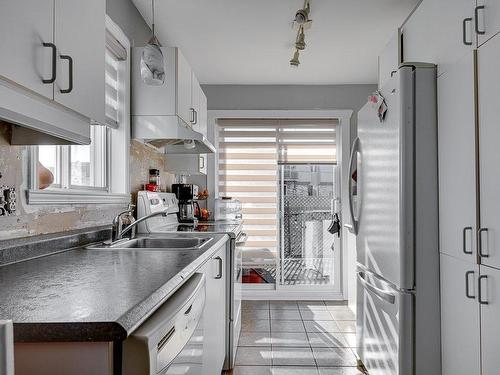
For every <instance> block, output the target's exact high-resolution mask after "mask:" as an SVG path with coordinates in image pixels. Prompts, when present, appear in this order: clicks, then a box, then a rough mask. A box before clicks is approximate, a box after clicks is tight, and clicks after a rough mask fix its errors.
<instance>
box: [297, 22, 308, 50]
mask: <svg viewBox="0 0 500 375" xmlns="http://www.w3.org/2000/svg"><path fill="white" fill-rule="evenodd" d="M295 48H297V49H298V50H300V51H303V50H304V49H305V48H306V36H305V34H304V28H303V27H302V26H301V27H300V30H299V33H298V34H297V40H296V41H295Z"/></svg>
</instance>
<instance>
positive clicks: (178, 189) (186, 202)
mask: <svg viewBox="0 0 500 375" xmlns="http://www.w3.org/2000/svg"><path fill="white" fill-rule="evenodd" d="M172 193H174V194H175V196H176V197H177V200H178V201H179V212H178V213H177V218H178V220H179V223H193V224H196V223H197V222H198V219H199V217H200V214H201V211H200V205H199V204H198V202H196V201H195V200H194V199H195V196H196V192H195V187H194V185H192V184H173V185H172ZM196 210H198V211H196Z"/></svg>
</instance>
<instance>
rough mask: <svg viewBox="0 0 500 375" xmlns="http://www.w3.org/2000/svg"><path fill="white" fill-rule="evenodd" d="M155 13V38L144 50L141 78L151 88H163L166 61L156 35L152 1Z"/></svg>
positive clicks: (153, 24)
mask: <svg viewBox="0 0 500 375" xmlns="http://www.w3.org/2000/svg"><path fill="white" fill-rule="evenodd" d="M151 8H152V13H153V23H152V25H151V26H152V31H153V36H152V37H151V39H150V40H149V42H148V44H147V45H146V46H145V47H144V49H143V50H142V56H141V78H142V82H144V83H145V84H146V85H150V86H161V85H163V84H164V83H165V59H164V58H163V52H162V51H161V44H160V42H159V40H158V39H157V38H156V35H155V6H154V0H152V1H151Z"/></svg>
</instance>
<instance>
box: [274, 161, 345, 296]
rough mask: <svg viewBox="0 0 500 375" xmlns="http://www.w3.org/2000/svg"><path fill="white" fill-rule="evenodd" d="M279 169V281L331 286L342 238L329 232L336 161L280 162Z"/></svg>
mask: <svg viewBox="0 0 500 375" xmlns="http://www.w3.org/2000/svg"><path fill="white" fill-rule="evenodd" d="M279 171H280V174H279V176H280V178H279V182H280V194H279V203H280V207H281V208H280V214H281V215H280V220H279V223H280V234H281V236H280V246H279V248H280V259H279V263H278V266H279V275H280V278H279V285H280V286H283V287H294V286H299V287H304V286H305V287H307V286H322V287H327V288H334V287H336V286H337V284H338V283H339V280H340V279H339V277H338V276H339V271H340V269H339V256H338V255H339V251H340V238H339V237H338V235H337V234H334V233H331V227H332V223H333V221H334V215H333V211H332V209H333V202H334V198H335V189H336V187H335V186H334V176H335V173H336V166H335V165H334V164H304V163H301V164H297V163H282V164H280V166H279Z"/></svg>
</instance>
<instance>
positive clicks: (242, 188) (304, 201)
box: [218, 119, 340, 291]
mask: <svg viewBox="0 0 500 375" xmlns="http://www.w3.org/2000/svg"><path fill="white" fill-rule="evenodd" d="M337 123H338V122H337V120H335V119H311V120H309V119H300V120H299V119H297V120H296V119H286V120H277V119H252V120H250V119H224V120H219V121H218V146H219V147H218V148H219V153H218V168H219V171H218V196H219V197H232V198H235V199H238V200H239V201H241V203H242V206H243V220H244V222H243V230H244V232H246V233H247V234H248V240H247V242H246V244H245V247H244V248H243V269H244V271H243V282H244V283H245V284H248V285H252V286H253V287H256V288H264V289H276V290H281V289H286V288H295V289H297V290H299V289H304V288H305V290H307V288H312V287H314V288H316V289H317V288H318V287H320V288H326V289H328V290H335V291H340V241H339V240H338V237H336V235H333V234H331V233H330V232H329V231H328V228H329V226H330V225H331V224H332V219H333V211H332V209H333V204H332V202H333V201H334V200H335V198H336V197H337V196H338V195H337V191H338V189H337V186H336V184H335V181H336V178H335V176H336V173H337V171H336V143H335V140H336V126H337Z"/></svg>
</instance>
